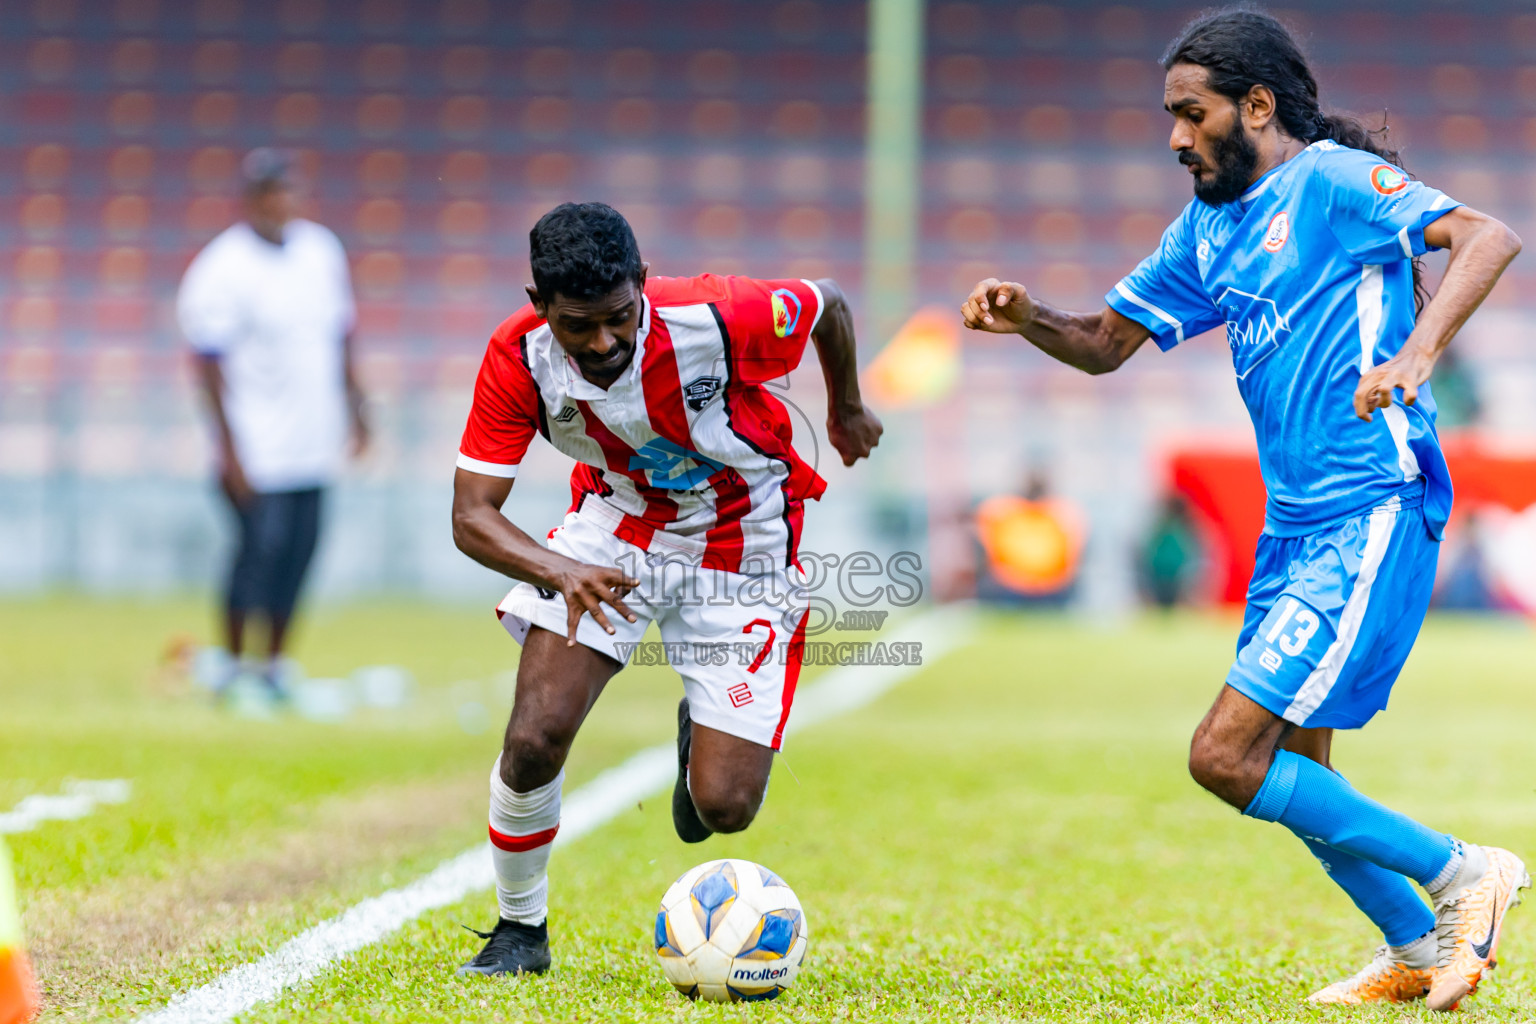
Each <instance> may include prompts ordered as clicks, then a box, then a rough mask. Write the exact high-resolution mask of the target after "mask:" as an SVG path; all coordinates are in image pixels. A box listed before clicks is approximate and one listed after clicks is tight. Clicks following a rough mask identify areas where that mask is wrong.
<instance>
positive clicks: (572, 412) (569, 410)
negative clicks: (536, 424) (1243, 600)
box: [555, 405, 576, 423]
mask: <svg viewBox="0 0 1536 1024" xmlns="http://www.w3.org/2000/svg"><path fill="white" fill-rule="evenodd" d="M575 418H576V407H575V406H574V405H568V406H566V407H565V408H564V409H561V410H560V412H559V414H558V415H557V416H556V417H555V422H556V423H569V422H571V420H573V419H575Z"/></svg>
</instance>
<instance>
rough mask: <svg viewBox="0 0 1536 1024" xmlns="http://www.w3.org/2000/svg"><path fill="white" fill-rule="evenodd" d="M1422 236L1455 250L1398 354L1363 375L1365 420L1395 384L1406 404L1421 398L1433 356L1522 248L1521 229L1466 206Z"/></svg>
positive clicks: (1359, 401)
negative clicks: (1432, 295) (1436, 288)
mask: <svg viewBox="0 0 1536 1024" xmlns="http://www.w3.org/2000/svg"><path fill="white" fill-rule="evenodd" d="M1424 241H1425V242H1427V243H1428V244H1430V245H1432V246H1434V247H1435V248H1437V249H1449V250H1450V251H1451V256H1450V262H1449V263H1448V264H1447V265H1446V268H1445V277H1444V279H1443V280H1442V281H1441V282H1440V287H1439V289H1438V290H1437V291H1436V292H1435V297H1434V298H1432V299H1430V300H1429V304H1428V305H1426V306H1425V307H1424V311H1423V312H1422V313H1420V314H1419V318H1418V322H1417V323H1415V324H1414V327H1413V331H1412V333H1410V334H1409V335H1408V340H1407V341H1405V342H1403V347H1402V349H1401V350H1400V351H1399V352H1398V353H1397V355H1395V356H1393V357H1392V358H1391V359H1388V360H1387V361H1386V362H1384V363H1382V364H1381V365H1380V366H1377V367H1374V368H1372V369H1371V370H1368V371H1366V372H1365V373H1363V374H1361V375H1360V383H1359V385H1358V386H1356V388H1355V415H1356V416H1359V417H1360V418H1361V419H1363V420H1369V419H1370V418H1371V417H1372V416H1374V415H1375V414H1376V410H1377V409H1385V408H1386V407H1387V406H1389V405H1391V404H1392V393H1393V391H1394V390H1396V389H1399V388H1400V389H1402V392H1403V401H1404V402H1405V403H1407V404H1408V405H1412V404H1413V403H1414V402H1416V401H1418V397H1419V385H1420V384H1423V383H1424V382H1425V381H1427V380H1429V374H1430V371H1431V370H1433V369H1434V366H1435V360H1437V359H1439V358H1440V353H1441V352H1443V351H1444V350H1445V346H1446V345H1448V344H1450V342H1451V339H1452V338H1454V337H1455V336H1456V332H1457V331H1459V330H1461V325H1462V324H1464V323H1466V322H1467V318H1468V317H1469V316H1471V315H1472V314H1473V313H1474V312H1475V311H1476V310H1477V307H1478V306H1480V305H1482V304H1483V300H1484V299H1486V298H1487V297H1488V293H1489V292H1491V291H1492V290H1493V286H1494V285H1495V284H1496V283H1498V280H1499V275H1500V274H1502V273H1504V268H1505V267H1507V266H1509V263H1510V261H1511V260H1513V259H1514V258H1515V256H1517V255H1518V254H1519V252H1520V236H1519V235H1517V234H1515V233H1514V232H1513V231H1511V230H1510V229H1509V228H1508V227H1507V226H1505V225H1504V224H1503V223H1502V222H1500V221H1498V220H1495V219H1494V218H1492V217H1490V216H1488V215H1487V214H1485V213H1479V212H1478V211H1476V210H1473V209H1469V208H1467V207H1465V206H1459V207H1457V208H1456V209H1454V210H1452V211H1451V212H1450V213H1448V214H1446V215H1445V216H1443V217H1440V218H1438V219H1436V220H1435V221H1434V222H1433V223H1431V224H1430V225H1429V226H1428V227H1426V228H1425V229H1424Z"/></svg>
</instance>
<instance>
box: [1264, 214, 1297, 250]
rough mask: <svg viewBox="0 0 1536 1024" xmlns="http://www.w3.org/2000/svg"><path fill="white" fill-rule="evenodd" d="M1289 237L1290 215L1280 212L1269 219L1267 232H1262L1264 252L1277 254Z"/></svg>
mask: <svg viewBox="0 0 1536 1024" xmlns="http://www.w3.org/2000/svg"><path fill="white" fill-rule="evenodd" d="M1290 237H1291V215H1290V214H1288V213H1286V212H1285V211H1284V210H1281V211H1280V212H1279V213H1277V214H1275V215H1274V217H1272V218H1270V221H1269V230H1268V231H1265V232H1264V251H1265V252H1279V251H1280V250H1281V249H1284V248H1285V243H1286V241H1287V240H1288V239H1289V238H1290Z"/></svg>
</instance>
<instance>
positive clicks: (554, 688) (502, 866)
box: [453, 203, 882, 974]
mask: <svg viewBox="0 0 1536 1024" xmlns="http://www.w3.org/2000/svg"><path fill="white" fill-rule="evenodd" d="M530 247H531V260H530V262H531V265H532V271H533V279H534V283H533V284H532V285H530V286H529V288H528V296H529V299H530V300H531V303H530V305H528V306H525V307H524V308H523V309H521V310H519V311H518V312H517V313H515V314H513V315H512V316H511V317H509V318H508V319H507V320H506V321H505V322H504V323H502V325H501V326H500V327H499V328H498V329H497V330H496V333H495V334H494V335H493V336H492V337H491V342H490V346H489V348H488V349H487V350H486V354H485V360H484V362H483V364H482V365H481V369H480V376H479V379H478V380H477V381H476V384H475V400H474V406H473V408H472V409H471V411H470V415H469V423H468V426H467V427H466V428H465V431H464V438H463V441H462V443H461V445H460V449H459V458H458V470H457V472H456V474H455V476H454V507H453V534H454V541H455V542H456V543H457V544H458V546H459V549H460V550H462V551H463V552H464V553H465V554H467V555H469V556H470V557H471V558H474V559H475V560H476V561H478V562H480V563H481V564H483V565H486V566H489V567H490V568H493V569H495V570H497V571H499V572H502V573H504V574H506V575H507V576H510V577H512V578H513V579H515V580H518V581H520V582H518V584H517V585H516V586H514V587H513V588H512V590H511V592H510V593H509V594H508V595H507V597H506V599H505V600H504V601H502V603H501V604H500V606H498V608H497V612H498V614H499V615H500V616H501V621H502V624H503V626H505V627H506V629H507V631H508V632H510V633H511V634H512V635H513V636H514V637H516V638H517V639H518V640H519V641H521V642H522V644H523V657H522V660H521V662H520V663H519V665H518V675H517V696H516V700H515V702H514V705H513V708H512V717H511V720H510V722H509V723H508V725H507V732H506V738H505V740H504V742H503V746H502V751H501V756H500V757H499V758H498V760H497V762H496V767H495V769H494V770H493V771H492V773H491V816H490V835H491V844H492V857H493V859H494V860H495V863H496V875H497V901H498V905H499V910H500V920H499V922H498V923H497V925H496V928H495V929H494V930H493V931H491V932H488V933H484V937H485V938H486V939H487V940H488V941H487V943H486V946H485V948H484V949H483V950H482V951H481V953H480V954H479V955H478V956H477V957H475V959H474V960H472V961H470V962H469V963H467V964H465V965H464V966H463V967H462V968H460V971H461V973H464V972H473V973H480V974H503V973H508V972H527V973H538V972H541V971H543V970H546V969H547V968H548V966H549V962H550V960H549V945H548V932H547V928H546V922H545V918H546V916H547V905H548V880H547V875H546V870H545V869H546V864H547V862H548V858H549V849H550V844H551V843H553V841H554V837H555V834H556V832H557V831H558V829H559V822H560V788H561V783H562V781H563V778H564V772H563V766H564V764H565V758H566V754H567V752H568V751H569V749H570V744H571V742H572V741H573V740H574V739H575V736H576V732H577V730H578V729H579V728H580V726H581V722H582V720H583V719H584V718H585V717H586V714H587V712H588V711H589V710H590V709H591V707H592V704H593V702H594V701H596V700H597V697H598V695H599V694H600V693H601V692H602V689H603V687H604V685H606V683H607V682H608V680H609V679H610V678H611V677H612V676H613V674H614V673H615V672H617V671H618V670H619V669H620V668H621V667H623V664H624V663H625V661H627V660H628V657H629V654H630V653H631V652H632V651H633V650H634V647H635V645H636V644H637V643H638V642H639V641H640V639H641V638H642V637H643V636H644V634H645V631H646V628H647V626H648V625H649V624H650V623H651V622H652V621H654V622H655V623H656V624H657V626H658V628H659V629H660V631H661V636H662V640H663V641H665V642H667V643H668V645H669V646H668V648H667V651H668V656H669V657H670V658H671V659H672V662H673V667H674V668H676V669H677V670H678V672H679V674H680V675H681V676H682V677H683V684H684V690H685V693H686V697H685V698H684V700H683V702H682V703H681V704H680V705H679V708H678V781H677V785H676V787H675V789H674V791H673V799H672V814H673V823H674V825H675V827H676V828H677V832H678V835H679V836H680V837H681V838H683V839H684V840H685V841H687V842H698V841H700V840H702V839H704V838H706V837H707V836H708V835H709V834H710V833H712V832H735V831H739V830H741V829H743V828H746V827H747V825H748V824H749V823H750V822H751V821H752V818H753V817H754V815H755V814H756V813H757V809H758V806H759V805H760V804H761V802H762V798H763V793H764V790H765V789H766V787H767V783H768V771H769V768H770V767H771V765H772V761H773V753H774V751H776V750H777V749H778V747H779V743H780V741H781V739H782V737H783V732H784V724H785V722H786V721H787V720H788V717H789V711H790V705H791V703H792V701H793V698H794V691H795V682H796V679H797V677H798V675H799V670H800V653H801V649H802V645H803V643H804V630H805V617H806V612H807V608H808V602H807V594H806V592H805V588H804V582H805V581H804V576H803V574H802V573H801V571H800V567H799V563H798V561H797V559H796V547H797V544H798V542H799V537H800V529H801V523H802V519H803V515H804V503H805V502H806V501H807V500H809V499H814V498H820V497H821V494H822V492H823V491H824V490H825V489H826V482H825V481H824V480H822V479H821V477H820V476H818V475H817V473H816V471H815V469H814V468H813V467H812V466H810V465H809V464H808V463H806V461H805V460H804V459H802V458H801V457H800V455H799V454H798V453H797V452H796V451H795V450H794V448H793V446H792V444H791V438H792V436H793V429H792V425H791V422H790V419H789V416H788V413H787V411H786V410H785V408H784V405H783V403H782V402H780V401H779V399H778V398H776V397H774V396H773V395H772V394H771V393H770V392H769V390H768V389H767V388H766V387H765V385H766V384H767V382H769V381H772V380H775V379H777V378H779V377H782V376H784V375H785V374H786V373H788V372H789V371H790V370H792V369H794V368H795V366H797V365H798V364H799V362H800V359H801V356H802V355H803V354H804V351H805V345H806V342H807V341H812V342H814V343H815V345H816V348H817V353H818V355H819V356H820V360H821V366H822V371H823V374H824V376H825V378H826V383H827V395H828V416H827V434H828V437H829V439H830V440H831V442H832V445H833V447H835V448H836V449H837V451H838V453H839V454H840V455H841V456H842V459H843V462H844V464H845V465H852V464H853V463H854V462H855V461H856V460H858V459H860V458H863V457H865V456H867V455H869V453H870V451H871V450H872V449H873V448H874V447H875V445H876V444H877V443H878V442H879V438H880V433H881V430H882V428H881V426H880V421H879V419H878V418H876V417H875V415H874V414H873V413H871V412H870V411H869V410H867V409H865V408H864V405H863V402H862V401H861V399H860V396H859V384H858V372H857V364H856V358H855V356H856V353H855V346H854V336H853V321H852V316H851V314H850V312H849V309H848V304H847V302H846V300H845V299H844V298H843V294H842V292H841V290H839V289H838V287H837V285H836V284H835V283H834V282H832V281H830V280H822V281H815V282H812V281H804V280H780V281H758V280H753V279H750V278H742V277H716V276H714V275H710V274H705V275H702V276H700V277H693V278H651V279H647V277H646V269H647V265H646V264H645V263H643V262H641V260H640V253H639V249H638V247H637V246H636V244H635V239H634V234H633V233H632V232H631V231H630V228H629V225H628V223H626V222H625V220H624V218H623V217H622V216H620V215H619V213H618V212H617V211H615V210H613V209H612V208H611V207H608V206H605V205H603V204H601V203H584V204H574V203H567V204H565V205H563V206H560V207H557V208H556V209H554V210H552V211H550V212H549V213H547V214H545V215H544V217H543V218H541V219H540V220H539V223H538V224H537V225H536V226H535V227H534V229H533V231H532V233H531V235H530ZM535 434H542V435H543V436H544V437H545V439H546V440H548V441H549V442H550V443H551V444H553V445H554V446H555V447H556V448H557V449H559V450H560V451H562V452H564V453H565V454H567V455H569V456H571V457H572V458H573V459H575V460H576V468H575V471H574V472H573V473H572V474H571V497H572V502H571V508H570V511H569V513H567V515H566V517H565V521H564V522H563V523H562V524H561V525H560V526H558V527H556V528H555V529H554V530H552V531H550V533H549V538H548V539H549V543H548V546H547V547H546V546H543V545H540V544H539V543H538V542H537V541H535V540H534V539H533V538H532V537H531V536H529V534H527V533H525V532H524V531H523V530H521V529H519V528H518V527H517V526H515V525H513V523H512V522H510V521H509V520H508V519H507V518H506V517H505V516H503V515H502V513H501V507H502V505H503V504H504V503H505V502H506V499H507V496H508V494H509V493H510V492H511V488H512V484H513V481H514V479H515V478H516V476H517V470H518V466H519V465H520V464H521V462H522V460H523V456H524V454H525V453H526V452H527V450H528V446H529V444H530V443H531V442H532V440H533V437H534V435H535ZM604 606H606V608H605V607H604ZM711 650H713V651H715V652H721V651H728V652H730V653H729V655H728V656H727V657H725V658H723V659H722V658H720V657H718V656H716V657H711V656H709V654H708V652H709V651H711ZM743 653H744V654H747V655H752V656H751V657H745V656H740V657H738V656H737V655H738V654H743ZM722 660H723V661H724V662H725V663H724V664H720V663H718V662H720V661H722Z"/></svg>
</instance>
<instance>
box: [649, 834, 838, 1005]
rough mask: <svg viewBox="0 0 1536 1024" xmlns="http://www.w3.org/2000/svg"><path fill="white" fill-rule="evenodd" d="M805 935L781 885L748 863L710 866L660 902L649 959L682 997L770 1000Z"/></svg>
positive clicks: (789, 976)
mask: <svg viewBox="0 0 1536 1024" xmlns="http://www.w3.org/2000/svg"><path fill="white" fill-rule="evenodd" d="M809 938H810V932H809V930H808V929H807V928H806V924H805V912H804V911H803V910H801V909H800V900H799V899H798V898H797V897H796V896H795V893H794V890H793V889H791V888H790V887H789V886H787V885H785V884H784V880H783V879H782V878H780V877H779V876H778V875H776V874H774V873H773V872H772V871H769V870H768V869H767V868H765V867H763V866H762V865H761V864H754V863H752V862H751V861H749V860H712V861H709V862H708V863H705V864H700V865H699V866H698V867H696V868H694V869H692V870H691V871H688V872H687V873H685V874H684V875H683V877H681V878H679V879H678V880H677V881H675V882H673V883H672V888H670V889H668V890H667V894H666V895H665V896H663V897H662V898H661V911H660V912H659V913H657V915H656V955H657V956H658V957H659V958H660V959H661V970H662V973H664V974H666V976H667V980H668V981H670V982H671V983H672V984H673V985H675V986H676V987H677V990H678V991H679V992H681V993H682V994H683V995H685V996H687V997H688V998H690V999H707V1000H709V1001H710V1002H715V1003H731V1002H736V1001H737V1000H758V999H773V998H774V997H775V996H777V995H778V994H779V993H780V992H782V991H784V990H785V989H786V988H788V987H789V985H790V983H791V982H792V981H794V980H795V974H796V973H797V972H798V971H799V969H800V961H801V960H803V959H805V944H806V940H807V939H809Z"/></svg>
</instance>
